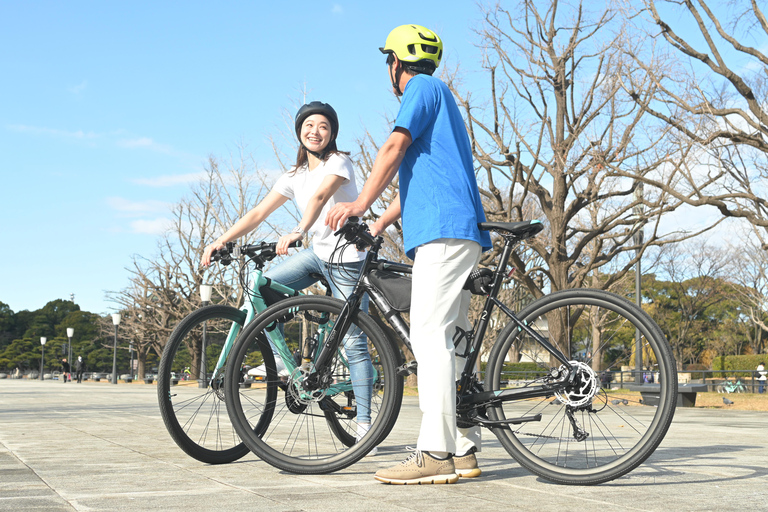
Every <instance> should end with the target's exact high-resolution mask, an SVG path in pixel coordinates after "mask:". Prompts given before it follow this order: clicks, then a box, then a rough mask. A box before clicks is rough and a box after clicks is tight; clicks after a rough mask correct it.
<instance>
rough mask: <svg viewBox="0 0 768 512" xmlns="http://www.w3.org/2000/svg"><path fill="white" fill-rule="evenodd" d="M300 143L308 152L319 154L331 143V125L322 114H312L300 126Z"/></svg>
mask: <svg viewBox="0 0 768 512" xmlns="http://www.w3.org/2000/svg"><path fill="white" fill-rule="evenodd" d="M301 142H302V144H304V146H305V147H306V148H307V149H308V150H309V151H313V152H315V153H320V152H321V151H323V150H324V149H325V147H326V146H327V145H328V143H330V142H331V123H330V122H329V121H328V118H326V117H325V116H324V115H322V114H312V115H311V116H309V117H307V118H306V119H305V120H304V122H303V123H302V125H301Z"/></svg>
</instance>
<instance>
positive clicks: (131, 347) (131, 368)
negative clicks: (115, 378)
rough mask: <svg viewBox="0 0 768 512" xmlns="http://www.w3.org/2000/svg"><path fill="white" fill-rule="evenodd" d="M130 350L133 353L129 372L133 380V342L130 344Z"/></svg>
mask: <svg viewBox="0 0 768 512" xmlns="http://www.w3.org/2000/svg"><path fill="white" fill-rule="evenodd" d="M128 350H129V351H130V353H131V366H130V370H129V371H128V373H129V374H130V375H131V380H133V342H131V343H130V344H129V345H128Z"/></svg>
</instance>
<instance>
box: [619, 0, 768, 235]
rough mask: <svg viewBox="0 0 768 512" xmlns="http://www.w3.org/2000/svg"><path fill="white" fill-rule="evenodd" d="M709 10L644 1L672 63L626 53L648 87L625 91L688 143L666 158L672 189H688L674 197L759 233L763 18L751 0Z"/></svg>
mask: <svg viewBox="0 0 768 512" xmlns="http://www.w3.org/2000/svg"><path fill="white" fill-rule="evenodd" d="M714 7H715V9H713V8H712V7H711V6H710V5H709V4H708V3H707V2H706V1H704V0H681V1H678V0H646V1H645V8H646V12H647V13H648V16H649V18H650V19H649V21H650V23H651V24H652V25H651V26H653V27H654V28H653V29H648V31H649V32H650V35H651V36H652V37H653V38H656V39H658V38H659V36H660V38H662V39H663V40H664V41H666V43H668V45H669V48H671V49H672V51H673V52H674V53H673V54H672V55H669V58H670V60H674V64H675V65H674V66H669V67H668V68H667V69H659V68H658V66H656V65H655V64H654V63H653V62H652V60H651V59H650V58H648V57H647V56H645V55H643V54H642V53H641V52H638V53H634V52H633V51H630V52H629V53H630V54H631V55H632V57H633V58H634V59H635V62H636V64H637V65H638V66H639V67H640V68H641V70H642V71H643V72H644V74H645V76H646V78H647V79H649V80H651V81H652V82H653V83H654V85H655V87H656V90H655V91H654V94H653V95H642V94H639V93H636V92H635V91H634V86H633V84H630V85H629V88H630V89H632V92H633V97H634V98H635V100H636V101H637V103H638V105H640V106H641V107H642V109H643V110H644V111H645V112H648V113H650V114H651V115H653V116H655V117H656V118H658V119H660V120H662V121H664V122H665V123H666V124H667V125H669V126H672V127H674V128H675V129H676V130H677V131H678V133H679V134H680V137H681V139H685V140H687V141H690V142H692V143H694V144H695V148H696V150H695V151H693V152H691V154H690V155H689V158H687V159H681V160H670V165H672V166H674V167H675V168H676V169H675V170H676V175H677V178H678V181H679V183H680V184H681V187H679V188H678V192H679V191H680V190H681V189H682V186H684V188H685V189H686V190H688V191H692V192H693V194H690V195H687V194H678V195H677V196H676V197H677V198H678V199H680V200H684V201H685V202H687V203H688V204H691V205H694V206H701V205H711V206H714V207H715V208H717V209H718V210H719V211H720V213H721V214H722V215H724V216H727V217H737V218H742V219H746V220H747V221H749V222H750V223H752V224H753V225H755V226H759V227H761V228H762V229H764V230H766V229H768V202H767V200H766V197H768V158H767V157H768V76H767V75H766V70H768V55H766V53H765V51H764V48H765V46H764V43H765V40H766V36H768V22H767V21H766V18H765V15H764V14H763V12H762V11H761V10H760V7H759V5H758V2H757V0H750V1H749V2H727V3H724V4H723V3H719V4H717V5H715V6H714ZM691 27H693V30H691ZM697 32H698V33H697ZM683 34H685V35H683ZM699 36H700V37H699ZM751 44H757V45H758V47H757V48H756V47H754V46H751ZM675 54H676V55H675ZM675 57H677V59H674V58H675Z"/></svg>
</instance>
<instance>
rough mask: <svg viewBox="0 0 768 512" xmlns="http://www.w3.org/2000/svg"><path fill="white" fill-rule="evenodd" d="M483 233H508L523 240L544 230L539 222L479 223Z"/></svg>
mask: <svg viewBox="0 0 768 512" xmlns="http://www.w3.org/2000/svg"><path fill="white" fill-rule="evenodd" d="M477 227H478V228H480V229H481V230H483V231H496V232H500V233H508V234H510V235H512V236H514V237H517V238H520V239H525V238H530V237H532V236H535V235H536V234H538V233H539V232H540V231H541V230H542V229H544V224H542V223H541V221H540V220H524V221H522V222H480V223H479V224H478V225H477Z"/></svg>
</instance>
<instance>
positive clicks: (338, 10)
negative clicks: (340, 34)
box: [331, 4, 344, 14]
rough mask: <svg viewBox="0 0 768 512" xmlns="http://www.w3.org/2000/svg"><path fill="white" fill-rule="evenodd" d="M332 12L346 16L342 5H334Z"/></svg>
mask: <svg viewBox="0 0 768 512" xmlns="http://www.w3.org/2000/svg"><path fill="white" fill-rule="evenodd" d="M331 12H332V13H333V14H344V8H343V7H342V6H341V4H333V8H332V9H331Z"/></svg>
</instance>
